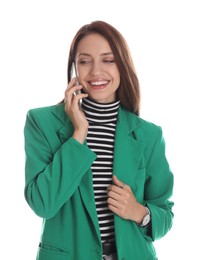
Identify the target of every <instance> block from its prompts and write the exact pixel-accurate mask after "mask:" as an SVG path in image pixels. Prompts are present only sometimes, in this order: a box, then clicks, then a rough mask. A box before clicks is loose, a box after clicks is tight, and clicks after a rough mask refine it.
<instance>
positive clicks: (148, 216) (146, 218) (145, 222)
mask: <svg viewBox="0 0 202 260" xmlns="http://www.w3.org/2000/svg"><path fill="white" fill-rule="evenodd" d="M145 208H146V211H147V214H146V215H145V216H144V218H143V219H142V221H141V222H140V224H139V226H141V227H146V226H147V225H148V224H149V222H150V220H151V213H150V210H149V209H148V208H147V207H145Z"/></svg>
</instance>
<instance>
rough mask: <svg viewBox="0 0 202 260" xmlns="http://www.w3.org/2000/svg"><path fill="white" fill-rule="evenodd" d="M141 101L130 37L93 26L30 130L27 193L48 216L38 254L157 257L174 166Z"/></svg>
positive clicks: (42, 257)
mask: <svg viewBox="0 0 202 260" xmlns="http://www.w3.org/2000/svg"><path fill="white" fill-rule="evenodd" d="M74 66H75V67H76V73H77V78H73V79H71V77H72V70H73V67H74ZM77 81H79V83H78V82H77ZM76 93H77V94H76ZM81 101H82V102H81ZM139 104H140V90H139V83H138V79H137V76H136V73H135V70H134V66H133V62H132V59H131V55H130V52H129V50H128V47H127V44H126V42H125V40H124V38H123V36H122V35H121V34H120V33H119V32H118V31H117V30H116V29H115V28H113V27H112V26H111V25H109V24H107V23H105V22H102V21H96V22H92V23H91V24H88V25H85V26H83V27H82V28H81V29H80V30H79V31H78V32H77V34H76V35H75V37H74V39H73V42H72V45H71V48H70V53H69V61H68V87H67V89H66V91H65V99H64V100H63V102H61V103H60V104H58V105H55V106H51V107H44V108H38V109H32V110H30V111H29V112H28V114H27V119H26V124H25V129H24V133H25V152H26V186H25V197H26V200H27V202H28V204H29V205H30V207H31V208H32V209H33V211H34V212H35V213H36V214H37V215H38V216H40V217H42V218H43V219H44V222H43V229H42V235H41V241H40V244H39V250H38V254H37V259H39V260H68V259H69V260H70V259H71V260H87V259H92V260H101V259H113V260H115V259H119V260H120V259H127V260H146V259H147V260H152V259H157V256H156V253H155V249H154V247H153V244H152V242H153V241H154V240H156V239H159V238H161V237H163V236H164V235H165V234H166V233H167V232H168V231H169V230H170V228H171V226H172V219H173V213H172V206H173V203H172V202H171V201H170V200H169V199H170V197H171V195H172V190H173V175H172V173H171V171H170V168H169V165H168V162H167V159H166V156H165V144H164V140H163V137H162V131H161V128H160V127H158V126H156V125H154V124H152V123H149V122H146V121H145V120H143V119H141V118H140V117H139Z"/></svg>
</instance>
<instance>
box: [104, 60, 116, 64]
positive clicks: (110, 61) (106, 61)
mask: <svg viewBox="0 0 202 260" xmlns="http://www.w3.org/2000/svg"><path fill="white" fill-rule="evenodd" d="M104 62H105V63H114V62H115V60H114V59H105V60H104Z"/></svg>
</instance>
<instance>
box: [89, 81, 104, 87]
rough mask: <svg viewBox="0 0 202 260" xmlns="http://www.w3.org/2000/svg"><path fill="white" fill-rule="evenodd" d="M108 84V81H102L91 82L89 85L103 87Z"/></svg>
mask: <svg viewBox="0 0 202 260" xmlns="http://www.w3.org/2000/svg"><path fill="white" fill-rule="evenodd" d="M107 83H108V81H106V80H103V81H93V82H92V81H91V82H90V84H91V85H94V86H99V85H104V84H107Z"/></svg>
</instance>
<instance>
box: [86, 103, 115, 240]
mask: <svg viewBox="0 0 202 260" xmlns="http://www.w3.org/2000/svg"><path fill="white" fill-rule="evenodd" d="M119 105H120V101H115V102H113V103H105V104H104V103H98V102H95V101H92V100H90V99H89V98H87V99H83V103H82V109H83V111H84V114H85V116H86V118H87V120H88V122H89V128H88V134H87V138H86V140H87V144H88V147H89V148H90V149H91V150H92V151H94V152H95V153H96V155H97V158H96V160H95V161H94V162H93V164H92V165H91V170H92V175H93V176H92V178H93V189H94V196H95V204H96V210H97V216H98V221H99V227H100V234H101V240H102V242H105V241H109V240H110V241H112V240H114V214H113V212H111V211H110V210H109V208H108V205H107V198H108V197H107V187H108V186H109V185H110V184H112V171H113V157H114V136H115V130H116V122H117V116H118V109H119Z"/></svg>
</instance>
